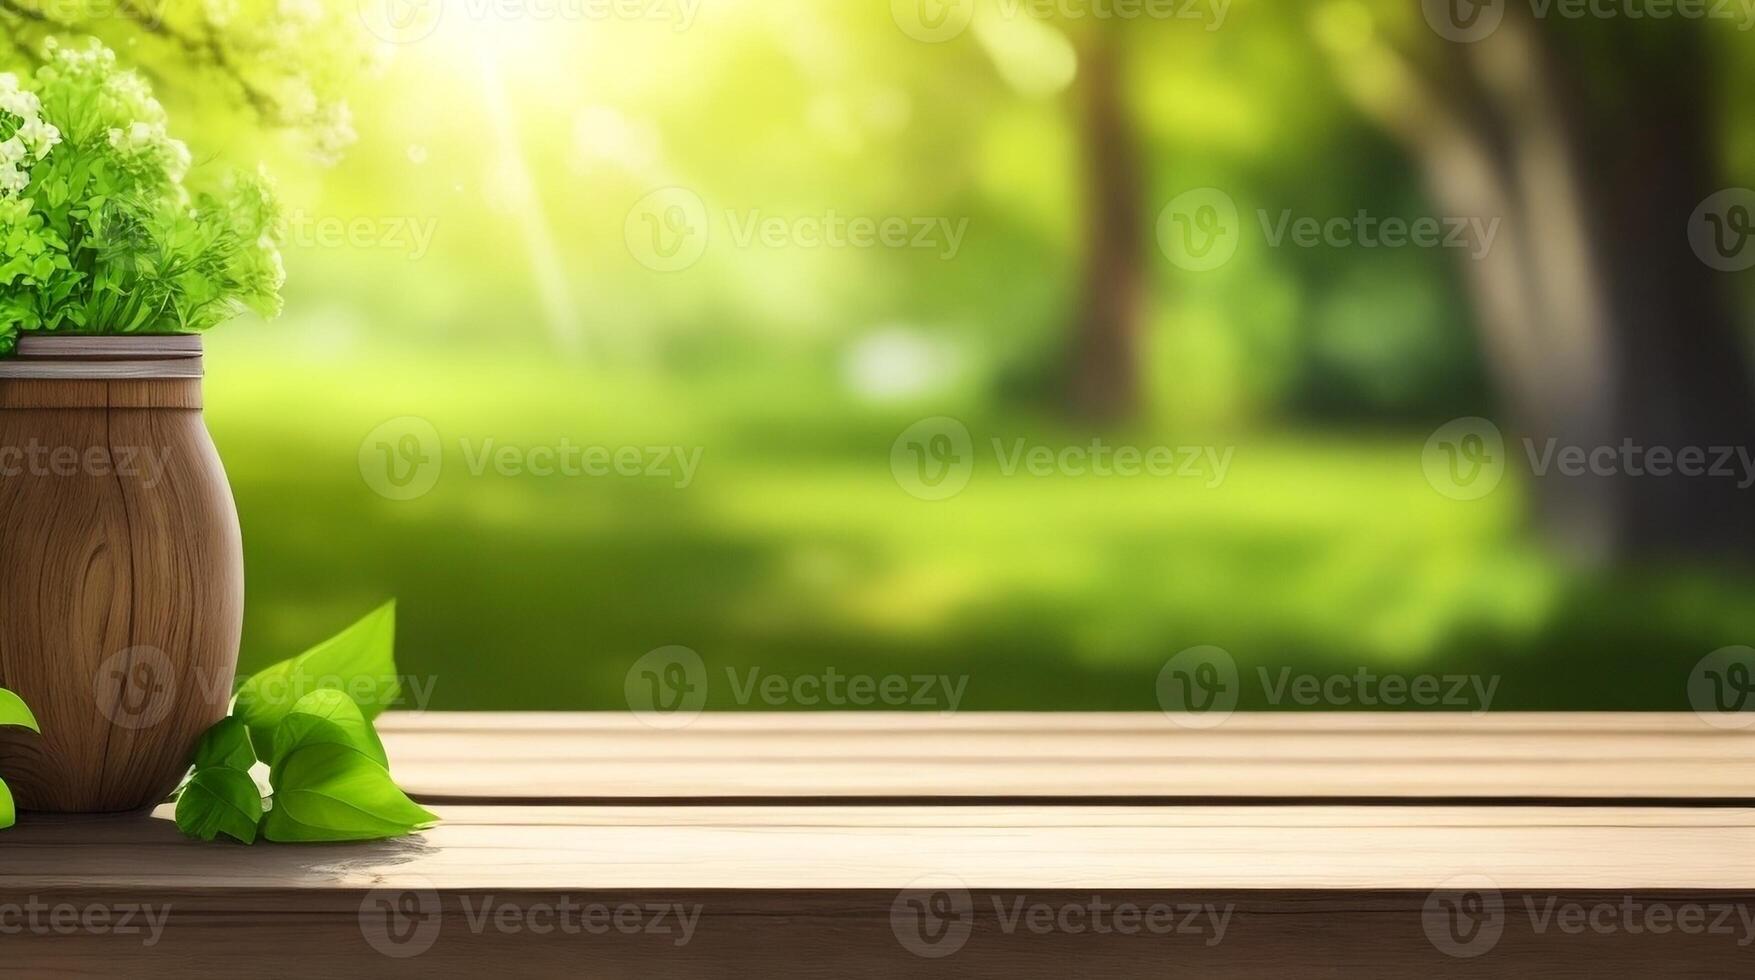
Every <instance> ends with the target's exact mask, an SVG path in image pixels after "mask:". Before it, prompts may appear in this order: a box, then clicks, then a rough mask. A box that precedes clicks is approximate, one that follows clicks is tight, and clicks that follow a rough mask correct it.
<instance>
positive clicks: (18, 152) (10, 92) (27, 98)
mask: <svg viewBox="0 0 1755 980" xmlns="http://www.w3.org/2000/svg"><path fill="white" fill-rule="evenodd" d="M42 111H43V107H42V103H41V102H39V101H38V100H37V96H36V93H35V92H31V91H27V90H25V89H22V88H19V87H18V76H17V75H14V74H12V73H11V72H0V133H10V135H8V136H7V138H6V139H5V140H0V197H8V196H11V195H13V194H17V193H18V192H19V191H22V190H24V189H25V188H26V187H29V186H30V164H31V161H32V160H33V159H34V160H41V159H42V158H44V157H46V156H48V155H49V151H50V150H52V149H54V147H55V144H57V143H59V142H61V131H60V130H59V129H56V128H55V127H54V126H52V125H50V124H48V123H46V122H43V120H42Z"/></svg>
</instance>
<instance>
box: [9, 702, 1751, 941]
mask: <svg viewBox="0 0 1755 980" xmlns="http://www.w3.org/2000/svg"><path fill="white" fill-rule="evenodd" d="M380 730H381V732H382V734H383V736H384V741H385V744H386V747H387V749H388V751H389V754H390V758H391V763H392V769H393V772H394V774H395V775H396V777H397V779H398V781H399V782H400V783H402V784H403V785H404V786H405V787H406V788H407V789H408V790H409V791H410V792H411V794H413V795H414V796H415V797H416V798H417V799H421V800H422V801H424V802H428V803H430V804H431V805H432V808H433V809H434V810H435V811H436V812H437V813H438V814H439V815H440V816H441V818H442V823H440V824H439V826H437V827H436V828H434V829H432V830H430V831H427V832H425V833H422V834H420V835H417V836H413V837H409V838H406V839H403V840H396V841H387V842H379V843H367V844H348V845H272V844H265V843H259V844H258V845H256V846H253V847H244V846H241V845H232V844H228V843H209V844H202V843H196V842H192V841H187V840H184V839H182V838H181V837H180V836H179V835H178V834H177V832H176V830H175V827H174V826H173V824H172V823H171V821H170V807H169V806H165V807H160V808H159V809H158V811H156V812H155V813H154V814H153V815H151V816H150V817H140V816H134V817H77V818H74V817H52V816H46V815H32V814H26V815H24V816H23V818H22V819H21V821H20V823H19V825H18V826H17V827H16V828H14V829H12V830H10V831H7V832H5V833H4V834H0V901H3V900H4V898H5V897H6V896H24V895H38V894H53V895H73V896H85V897H87V898H89V899H93V900H96V899H98V898H111V899H113V898H115V897H117V896H121V897H127V896H135V897H140V896H153V897H157V898H159V899H161V900H164V901H169V902H171V903H172V904H180V906H181V907H183V908H185V909H192V910H195V913H196V914H197V917H199V915H200V914H205V913H203V912H202V911H201V910H217V909H223V908H238V907H248V908H258V909H261V910H282V911H287V910H304V911H308V912H313V913H317V912H322V911H324V910H328V911H331V912H334V913H337V914H342V915H345V916H347V917H348V918H347V920H346V921H347V922H348V923H350V926H349V927H350V928H351V929H353V930H354V931H355V933H356V935H357V929H358V926H357V924H352V923H353V919H354V917H356V916H357V915H358V913H359V909H360V908H361V901H362V898H361V896H362V895H363V894H366V893H368V892H371V891H372V890H382V889H402V890H409V891H411V892H422V893H432V894H441V895H452V894H465V893H492V892H495V891H504V892H508V893H522V894H532V893H551V894H561V893H566V894H575V893H576V894H584V895H594V896H618V895H619V896H624V897H625V896H638V895H651V894H659V893H662V894H691V895H713V896H715V900H716V901H721V902H734V903H742V904H740V905H739V906H738V907H740V908H743V909H745V911H746V913H747V910H748V909H749V908H755V907H760V908H764V909H768V912H767V913H763V914H772V915H777V916H780V918H781V919H782V920H784V921H788V922H791V921H794V920H795V919H796V918H797V917H798V916H802V915H805V914H806V913H807V912H811V911H812V910H814V913H813V914H822V915H827V916H830V918H829V919H828V920H826V921H830V922H835V921H838V920H836V919H834V918H833V916H835V915H841V914H844V913H845V914H851V913H850V912H849V911H848V909H849V908H850V907H851V906H848V907H846V908H844V907H843V906H846V905H847V903H849V902H851V903H853V904H855V905H857V906H858V907H860V908H866V907H868V906H869V907H874V908H884V907H887V902H886V901H885V900H883V896H884V895H886V894H895V893H897V892H898V891H899V890H907V889H911V888H918V887H922V886H921V884H920V883H921V882H941V883H942V882H951V883H954V886H955V887H956V888H959V889H967V890H971V891H974V892H976V893H980V892H983V891H984V890H996V889H997V890H1007V889H1009V890H1014V891H1019V892H1036V891H1048V892H1053V893H1057V894H1066V893H1069V891H1070V892H1078V891H1081V890H1092V891H1095V890H1103V891H1104V893H1105V894H1109V893H1113V894H1118V895H1126V894H1148V893H1152V894H1167V893H1176V894H1183V895H1219V894H1225V895H1235V894H1240V893H1249V894H1254V895H1256V896H1258V897H1259V898H1260V899H1261V901H1264V902H1268V903H1270V904H1271V903H1272V902H1274V901H1290V900H1301V899H1302V898H1304V897H1308V898H1310V899H1312V900H1315V901H1318V902H1319V903H1322V902H1326V903H1328V905H1327V906H1323V907H1334V908H1339V907H1341V906H1344V905H1345V903H1346V902H1348V901H1350V900H1354V899H1357V900H1366V899H1372V900H1376V901H1378V902H1380V903H1386V904H1382V907H1381V908H1376V907H1375V906H1374V908H1376V910H1377V911H1378V912H1382V913H1384V914H1390V913H1391V912H1398V913H1399V912H1406V911H1407V910H1408V909H1410V908H1412V909H1414V910H1415V911H1416V912H1417V911H1418V908H1419V905H1420V902H1419V901H1417V899H1418V898H1419V897H1420V896H1421V895H1423V894H1428V893H1431V892H1432V891H1433V890H1435V889H1443V888H1447V887H1451V883H1454V882H1456V881H1459V880H1467V881H1473V882H1486V883H1488V885H1489V886H1490V887H1492V888H1495V889H1501V890H1504V892H1505V893H1506V894H1512V893H1522V892H1526V891H1527V892H1538V891H1546V892H1551V893H1558V894H1574V893H1576V894H1587V893H1588V894H1604V895H1616V894H1620V895H1628V894H1634V893H1641V894H1646V893H1649V894H1669V895H1671V896H1678V895H1696V896H1706V895H1730V894H1736V895H1741V894H1743V893H1750V894H1755V732H1750V731H1744V730H1738V729H1728V730H1727V729H1719V728H1714V727H1712V726H1710V725H1707V724H1706V723H1705V722H1703V721H1702V720H1701V719H1699V718H1696V717H1695V716H1693V715H1671V714H1638V715H1607V714H1576V715H1555V714H1497V715H1491V716H1487V715H1481V716H1474V715H1437V714H1424V715H1387V714H1371V715H1363V714H1306V715H1266V716H1256V715H1241V714H1240V715H1235V716H1232V717H1231V718H1229V719H1227V720H1226V722H1225V723H1224V724H1222V725H1219V726H1216V727H1212V728H1197V727H1191V726H1190V725H1189V724H1188V723H1187V720H1185V719H1179V718H1172V717H1166V716H1164V715H1131V714H1122V715H1091V714H1022V715H1020V714H964V715H956V716H949V717H945V716H938V715H922V714H907V715H901V714H852V715H848V714H784V715H772V714H731V715H714V714H709V715H702V716H700V717H698V718H695V719H693V720H692V721H690V722H689V723H688V724H686V725H683V726H680V727H675V728H655V727H652V726H649V725H647V724H645V723H643V722H642V720H641V719H640V718H637V717H635V716H631V715H627V714H621V715H607V714H606V715H578V714H438V713H431V714H391V715H386V716H385V717H384V718H382V719H381V720H380ZM934 887H936V886H934ZM837 896H840V897H837ZM873 896H876V897H875V898H874V897H873ZM1349 896H1351V899H1349ZM1410 896H1411V897H1410ZM855 897H857V899H855ZM1337 902H1338V903H1341V905H1339V906H1337V905H1335V903H1337ZM775 903H778V904H775ZM1310 907H1311V906H1308V905H1301V906H1299V908H1301V909H1304V910H1306V911H1308V909H1309V908H1310ZM837 910H839V911H837ZM212 914H214V915H219V914H220V913H219V912H217V911H214V912H213V913H212ZM750 914H753V913H750ZM202 921H207V924H208V925H210V926H212V925H214V923H217V922H221V921H224V922H225V923H227V924H228V927H235V926H236V925H237V922H236V920H235V919H232V920H219V919H215V920H211V921H208V920H202ZM312 921H315V920H312ZM3 925H4V922H0V926H3ZM215 927H216V928H217V926H215ZM835 928H852V927H851V926H848V925H847V923H846V922H845V921H843V922H841V923H840V924H839V925H837V926H836V927H835ZM1373 928H1378V927H1375V926H1374V927H1373ZM1623 938H1624V937H1623ZM67 948H71V947H67ZM459 948H460V949H461V947H459ZM1530 948H1531V949H1532V950H1534V949H1537V947H1530ZM1428 952H1429V950H1428ZM191 955H193V954H191ZM498 955H504V951H503V950H502V951H501V953H500V954H498ZM1532 955H1533V954H1532ZM1615 955H1617V956H1623V955H1626V954H1625V952H1624V951H1617V952H1616V953H1615ZM1666 955H1669V954H1666ZM1690 955H1691V954H1690ZM1745 955H1749V956H1751V957H1755V953H1746V954H1745ZM1537 961H1538V960H1532V961H1531V962H1537ZM178 962H179V964H182V963H183V962H184V961H183V960H179V961H178ZM189 962H194V960H189ZM459 962H463V960H460V961H459ZM1412 962H1414V961H1412V960H1401V961H1398V966H1399V967H1403V968H1405V967H1407V966H1408V965H1409V963H1412ZM1554 962H1555V963H1558V964H1561V965H1564V964H1565V963H1566V962H1568V961H1567V960H1565V959H1557V960H1555V961H1554ZM1702 962H1705V961H1702ZM1714 962H1716V961H1714ZM61 965H62V966H64V967H65V966H66V963H62V964H61ZM424 965H425V966H427V967H431V966H432V965H433V964H432V963H430V962H429V963H425V964H424ZM840 965H841V966H842V967H845V966H846V965H847V964H845V963H842V964H840ZM1112 965H1113V964H1112ZM1550 965H1553V964H1550ZM69 972H70V973H71V975H79V973H78V971H77V970H72V969H71V968H69ZM685 972H687V971H685ZM708 972H711V971H710V970H709V971H708ZM1123 972H1126V971H1125V970H1124V971H1123Z"/></svg>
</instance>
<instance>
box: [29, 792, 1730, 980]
mask: <svg viewBox="0 0 1755 980" xmlns="http://www.w3.org/2000/svg"><path fill="white" fill-rule="evenodd" d="M440 812H441V815H442V816H443V817H444V818H445V822H444V823H443V824H441V825H440V826H439V827H438V828H436V829H434V830H432V831H430V832H428V833H426V834H423V835H420V836H419V837H416V838H411V839H407V840H401V841H391V842H384V843H378V844H359V845H335V846H330V845H310V846H273V845H258V846H256V847H252V848H244V847H239V846H227V845H223V844H198V843H194V842H190V841H186V840H183V839H181V838H180V837H178V836H177V834H176V832H175V829H174V827H172V826H171V825H170V823H169V819H168V818H169V811H168V808H166V809H161V810H160V811H159V812H158V814H157V815H156V818H154V819H140V818H132V819H130V818H52V819H51V818H44V817H32V818H29V819H27V821H26V822H25V823H23V824H21V825H20V826H19V827H18V828H15V829H14V830H12V831H9V832H8V833H7V834H6V835H4V837H0V930H9V931H6V932H5V933H4V935H3V936H0V944H3V946H4V951H5V955H6V957H7V960H6V963H5V965H6V966H7V967H12V968H22V969H27V970H28V971H29V973H30V974H31V975H32V976H108V975H114V973H115V972H116V970H117V969H118V968H119V967H120V966H121V965H122V964H125V965H126V971H125V972H127V973H128V974H129V975H134V976H178V975H188V974H189V973H190V972H194V971H205V970H209V969H218V968H221V967H223V968H225V969H226V971H227V972H228V973H237V972H240V970H241V971H242V972H246V973H252V974H265V975H269V974H271V975H285V974H287V973H292V972H296V973H297V974H298V975H300V976H308V977H330V976H333V977H341V976H356V975H359V974H360V973H362V972H370V973H372V974H374V975H378V974H382V975H388V976H410V977H413V976H429V977H430V976H463V975H466V974H479V973H480V972H481V971H482V970H494V971H496V972H498V973H501V974H504V973H505V972H506V971H508V970H512V971H516V973H525V972H540V973H545V974H546V973H550V972H558V971H561V970H566V971H568V974H569V975H571V974H573V973H577V972H579V971H580V970H584V971H585V972H587V973H588V974H589V975H592V976H651V975H655V974H662V975H666V976H690V977H692V976H702V977H705V976H725V975H733V974H735V975H745V974H749V973H759V974H762V975H774V976H784V977H790V976H822V975H842V974H845V975H849V976H889V975H895V974H896V973H898V972H900V971H907V972H908V973H909V974H911V975H912V974H920V975H926V976H969V975H989V974H995V975H998V974H1000V973H1001V971H1005V975H1018V976H1064V975H1066V974H1067V972H1068V971H1069V970H1075V969H1076V970H1077V971H1078V972H1083V973H1101V974H1116V975H1122V976H1148V975H1149V976H1163V975H1165V973H1166V972H1173V971H1174V970H1176V969H1177V968H1186V969H1189V970H1193V971H1197V972H1198V973H1200V974H1201V975H1212V976H1259V975H1261V974H1262V973H1264V972H1267V971H1270V970H1272V971H1276V972H1281V971H1287V970H1295V971H1296V972H1297V974H1298V975H1312V976H1405V975H1407V974H1409V973H1410V972H1414V971H1422V972H1423V971H1429V970H1434V969H1442V970H1444V971H1445V972H1447V973H1457V974H1460V975H1465V976H1487V975H1503V974H1504V973H1507V972H1512V971H1519V972H1523V971H1534V970H1540V971H1541V972H1542V973H1544V974H1552V975H1556V976H1587V975H1592V974H1596V975H1601V974H1602V973H1603V972H1605V971H1608V972H1615V973H1628V972H1641V971H1651V972H1656V971H1658V970H1660V969H1661V970H1664V971H1665V972H1669V973H1696V974H1709V973H1723V972H1727V971H1730V970H1733V969H1737V968H1739V967H1745V968H1746V966H1747V963H1748V962H1749V957H1750V956H1751V950H1750V947H1749V946H1748V945H1747V943H1746V939H1747V937H1748V935H1749V928H1750V927H1749V926H1748V925H1747V923H1748V922H1749V921H1750V919H1749V916H1750V910H1752V909H1755V888H1752V887H1751V885H1750V883H1751V882H1755V809H1746V808H1717V809H1699V808H1638V809H1628V808H1613V807H1567V808H1526V807H1474V808H1467V807H1398V808H1386V807H1346V806H1325V807H1277V806H1276V807H1139V806H1135V807H1029V806H1012V807H951V808H946V807H848V806H839V807H781V806H764V807H713V806H701V807H597V808H584V807H567V806H551V807H539V808H528V807H442V808H440ZM1465 889H1466V890H1467V891H1466V892H1465V891H1464V890H1465ZM1468 896H1477V897H1482V898H1484V899H1486V900H1487V902H1488V912H1487V916H1486V918H1485V919H1483V920H1482V921H1484V922H1487V923H1488V924H1489V926H1490V929H1489V932H1488V933H1486V934H1483V933H1479V932H1474V931H1470V930H1465V934H1466V935H1468V936H1470V938H1469V939H1468V940H1467V941H1466V942H1462V943H1460V944H1459V941H1458V940H1456V939H1455V938H1454V936H1455V935H1456V934H1455V933H1452V932H1448V931H1444V930H1448V929H1450V927H1451V924H1452V921H1453V920H1452V918H1451V917H1450V916H1451V912H1450V910H1451V909H1453V908H1464V907H1465V906H1463V905H1462V904H1460V902H1459V900H1460V898H1463V897H1468ZM1447 903H1448V904H1447ZM1124 906H1125V907H1128V908H1130V909H1133V910H1136V911H1137V912H1138V917H1137V918H1135V917H1134V916H1133V915H1132V914H1131V913H1130V914H1129V915H1128V917H1127V918H1118V917H1117V915H1118V913H1117V910H1118V909H1120V908H1121V907H1124ZM63 908H65V909H67V910H69V911H68V912H67V913H66V914H65V915H64V916H63V917H62V919H61V920H60V922H61V925H60V926H57V925H56V924H55V923H56V921H57V920H56V918H55V916H56V915H57V914H59V913H58V912H57V910H58V909H63ZM1721 908H1723V909H1728V910H1730V911H1729V914H1728V915H1727V916H1725V918H1724V919H1723V921H1722V923H1721V924H1722V925H1723V927H1724V929H1723V930H1721V931H1708V930H1707V928H1706V926H1707V924H1708V923H1710V922H1711V921H1714V920H1715V919H1716V918H1717V917H1718V915H1719V913H1718V910H1719V909H1721ZM31 909H34V910H36V911H35V912H30V913H28V914H27V911H28V910H31ZM569 909H570V910H571V911H570V912H569V911H568V910H569ZM1573 909H1577V910H1578V911H1579V913H1580V914H1583V915H1585V916H1586V919H1587V921H1588V919H1589V916H1590V915H1592V914H1593V912H1594V910H1598V909H1603V910H1607V912H1608V915H1607V917H1602V918H1600V921H1599V922H1598V925H1597V926H1594V927H1587V928H1584V929H1582V930H1580V931H1574V930H1573V929H1571V928H1570V927H1567V928H1562V927H1561V925H1560V923H1561V921H1563V920H1562V919H1561V918H1559V916H1566V918H1565V919H1564V921H1566V922H1569V923H1570V922H1571V921H1572V914H1571V912H1570V910H1573ZM1696 909H1697V910H1699V912H1698V915H1699V917H1700V918H1699V921H1700V923H1701V927H1700V928H1699V929H1696V930H1693V931H1683V930H1680V929H1675V928H1672V929H1671V930H1669V931H1667V932H1662V933H1658V932H1655V931H1654V930H1651V929H1648V928H1646V927H1645V924H1646V923H1648V922H1649V921H1650V918H1651V916H1652V914H1654V910H1661V913H1662V915H1663V916H1664V917H1665V921H1671V922H1674V921H1676V916H1678V915H1682V916H1688V915H1689V914H1690V912H1691V910H1696ZM1621 910H1632V911H1631V912H1627V913H1623V912H1622V911H1621ZM94 911H95V912H96V913H97V915H98V918H99V919H101V922H102V923H105V925H103V926H100V927H93V926H90V925H82V924H81V923H82V922H91V921H93V918H92V917H93V915H94ZM125 911H126V912H130V913H131V914H132V915H133V916H134V917H133V919H132V920H131V921H132V923H133V924H134V927H135V928H136V930H139V929H142V928H151V924H150V920H149V919H148V917H147V916H148V914H150V916H151V917H152V918H153V919H156V920H157V922H158V925H157V927H156V928H157V932H156V933H149V932H143V931H133V932H126V933H124V932H120V931H119V930H118V929H117V928H115V924H116V920H117V919H118V918H119V916H120V915H121V914H122V913H123V912H125ZM1166 911H1167V913H1168V914H1166ZM587 915H589V916H591V918H590V919H587V918H586V916H587ZM1146 916H1152V917H1153V919H1152V920H1151V921H1155V923H1156V924H1155V925H1154V926H1150V927H1148V926H1147V925H1146V924H1145V923H1146V922H1147V921H1148V920H1147V919H1146ZM685 921H687V922H689V923H690V924H689V925H687V926H684V925H683V923H684V922H685ZM1469 922H1470V924H1472V923H1473V922H1474V920H1469ZM558 923H561V924H570V925H571V926H572V928H570V929H568V928H563V927H560V926H559V925H557V924H558ZM1628 923H1632V925H1631V926H1629V925H1628ZM1100 925H1101V926H1102V928H1098V927H1099V926H1100ZM1482 935H1486V936H1488V939H1487V940H1482V939H1481V938H1480V937H1481V936H1482ZM1447 937H1451V938H1447ZM149 941H150V945H148V942H149ZM1482 942H1485V944H1486V945H1485V948H1481V945H1480V944H1481V943H1482ZM1459 951H1460V952H1462V953H1466V954H1469V955H1467V956H1458V955H1456V954H1457V953H1458V952H1459Z"/></svg>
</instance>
